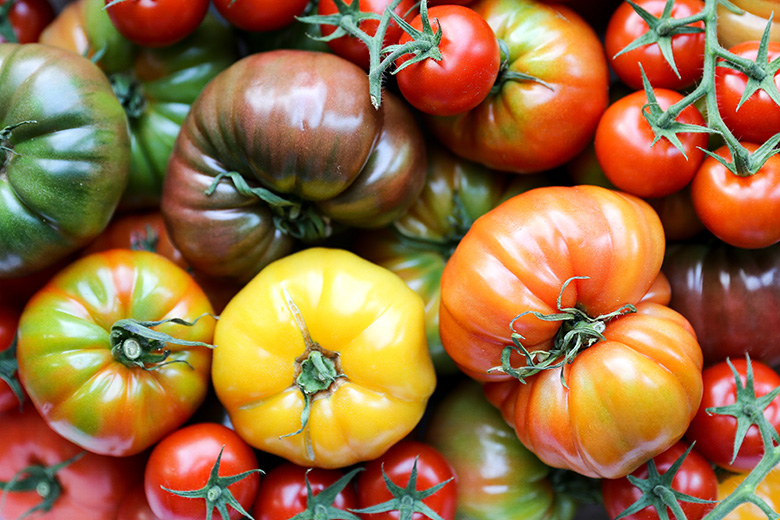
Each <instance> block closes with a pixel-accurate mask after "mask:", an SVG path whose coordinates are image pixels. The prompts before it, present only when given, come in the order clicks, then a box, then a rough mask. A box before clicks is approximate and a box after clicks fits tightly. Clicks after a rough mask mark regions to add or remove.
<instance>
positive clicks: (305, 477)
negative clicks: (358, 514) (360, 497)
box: [251, 462, 357, 520]
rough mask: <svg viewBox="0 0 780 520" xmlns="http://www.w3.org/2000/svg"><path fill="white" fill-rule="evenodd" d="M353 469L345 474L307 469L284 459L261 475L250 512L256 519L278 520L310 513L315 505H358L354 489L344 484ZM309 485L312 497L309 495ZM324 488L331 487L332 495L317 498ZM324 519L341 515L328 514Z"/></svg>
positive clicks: (341, 507)
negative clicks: (263, 475)
mask: <svg viewBox="0 0 780 520" xmlns="http://www.w3.org/2000/svg"><path fill="white" fill-rule="evenodd" d="M356 471H357V470H353V471H352V472H351V473H348V474H346V475H345V474H344V473H343V472H341V471H340V470H337V469H321V468H311V469H307V468H305V467H303V466H298V465H296V464H293V463H291V462H283V463H281V464H279V465H278V466H276V467H275V468H274V469H272V470H271V471H269V472H268V475H266V476H265V478H263V482H262V483H261V484H260V489H259V490H258V492H257V498H256V500H255V504H254V506H253V508H252V511H251V513H252V516H253V517H254V519H255V520H279V519H286V518H293V517H294V516H295V515H298V514H300V513H302V512H304V511H311V512H313V511H314V510H315V509H316V508H317V507H318V506H322V508H324V509H326V510H329V511H333V510H334V509H335V510H339V511H346V510H348V509H354V508H356V507H357V497H356V495H355V489H354V488H353V487H352V486H349V485H347V484H349V481H350V479H351V478H352V477H353V476H354V475H355V473H356ZM307 483H308V486H307ZM309 487H310V489H311V494H312V497H311V498H309V495H308V489H309ZM339 488H341V489H339ZM325 489H330V490H331V492H335V495H334V496H333V497H330V496H328V495H323V496H322V497H320V498H319V499H318V498H317V497H318V496H319V495H320V494H321V493H322V492H323V491H324V490H325ZM326 497H327V499H326ZM323 499H326V500H323ZM308 518H313V517H308ZM316 518H320V517H316ZM327 518H342V517H339V516H332V515H331V516H327Z"/></svg>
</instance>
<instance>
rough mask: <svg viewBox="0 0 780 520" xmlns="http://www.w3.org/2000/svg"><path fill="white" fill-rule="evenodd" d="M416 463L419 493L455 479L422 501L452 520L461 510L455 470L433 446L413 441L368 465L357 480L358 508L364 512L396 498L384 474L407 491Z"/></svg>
mask: <svg viewBox="0 0 780 520" xmlns="http://www.w3.org/2000/svg"><path fill="white" fill-rule="evenodd" d="M415 459H416V460H417V480H416V486H415V489H416V490H418V491H423V490H425V489H428V488H431V487H433V486H436V485H437V484H440V483H442V482H444V481H446V480H448V479H453V480H451V481H450V482H448V483H447V484H445V485H444V487H442V488H441V489H439V490H438V491H437V492H436V493H434V494H433V495H431V496H430V497H428V498H426V499H425V500H423V502H424V503H425V505H427V506H428V507H430V508H431V509H433V510H434V511H436V513H437V514H438V515H439V516H441V518H442V519H443V520H453V519H454V518H455V511H456V509H457V507H458V483H457V480H455V472H454V470H453V468H452V466H451V465H450V463H449V462H448V461H447V459H446V458H444V455H442V454H441V453H440V452H439V451H438V450H437V449H436V448H434V447H433V446H431V445H430V444H426V443H423V442H419V441H414V440H411V439H409V440H402V441H400V442H398V443H397V444H395V445H393V447H392V448H390V449H389V450H388V451H387V452H386V453H385V454H384V455H382V456H381V457H379V458H377V459H374V460H372V461H370V462H368V463H366V465H365V466H364V468H365V469H364V471H363V472H361V473H360V476H358V480H357V497H358V507H359V508H360V509H365V508H367V507H371V506H374V505H377V504H381V503H384V502H386V501H388V500H391V499H392V498H393V494H392V493H391V492H390V490H388V489H387V484H386V483H385V479H384V478H383V476H382V470H384V472H385V474H386V475H387V476H388V477H389V478H390V480H391V481H392V482H394V483H395V484H396V485H397V486H399V487H401V488H406V486H407V484H408V483H409V477H410V475H411V472H412V467H413V466H414V463H415ZM400 514H401V513H400V512H399V511H388V512H385V513H372V514H366V516H367V517H369V518H371V519H372V520H398V518H399V517H400ZM423 518H426V516H424V515H423V514H422V513H414V514H413V515H412V519H413V520H421V519H423Z"/></svg>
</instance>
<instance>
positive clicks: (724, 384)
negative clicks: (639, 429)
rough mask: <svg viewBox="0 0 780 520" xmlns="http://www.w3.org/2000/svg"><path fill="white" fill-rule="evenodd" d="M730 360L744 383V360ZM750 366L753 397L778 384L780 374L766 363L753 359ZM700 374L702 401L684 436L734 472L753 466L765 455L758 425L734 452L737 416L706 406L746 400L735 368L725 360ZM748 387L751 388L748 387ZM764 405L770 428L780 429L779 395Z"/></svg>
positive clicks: (727, 404)
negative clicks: (702, 385) (721, 412)
mask: <svg viewBox="0 0 780 520" xmlns="http://www.w3.org/2000/svg"><path fill="white" fill-rule="evenodd" d="M730 361H731V364H732V366H733V367H734V369H735V370H736V374H737V375H738V376H739V379H740V381H741V385H742V386H746V385H747V383H746V381H747V370H748V368H747V360H746V359H745V358H736V359H732V360H730ZM751 367H752V370H753V389H754V390H755V397H758V398H760V397H761V396H764V395H766V394H769V393H770V392H772V390H774V389H775V388H777V387H779V386H780V375H778V374H777V372H775V371H774V370H772V368H770V367H769V366H768V365H765V364H763V363H760V362H758V361H752V362H751ZM702 377H703V381H704V396H703V397H702V401H701V405H699V411H698V412H697V413H696V416H695V417H694V418H693V421H691V425H690V427H689V428H688V432H687V433H686V434H685V437H686V439H688V440H689V441H690V442H694V441H695V442H696V449H697V450H698V451H699V453H701V454H702V455H704V456H705V457H707V459H708V460H709V461H711V462H712V463H714V464H717V465H718V466H720V467H722V468H725V469H727V470H729V471H733V472H736V473H743V472H748V471H750V470H752V469H753V468H754V467H755V466H756V464H758V462H759V461H760V460H761V457H762V456H763V455H764V444H763V441H762V440H761V433H760V432H759V429H758V426H756V425H755V424H753V425H751V426H750V428H749V429H748V430H747V434H746V435H745V437H744V439H743V440H742V444H741V447H740V449H739V452H737V453H736V454H735V453H734V438H735V436H736V434H737V424H738V420H737V417H735V416H733V415H721V414H717V413H714V412H712V411H711V410H709V409H711V408H717V407H723V406H729V405H733V404H734V403H740V404H742V403H746V402H748V401H747V400H746V399H745V398H744V397H743V396H741V395H738V390H737V383H736V379H735V375H734V372H732V369H731V367H730V366H729V364H728V362H726V361H721V362H720V363H716V364H715V365H712V366H710V367H708V368H706V369H704V372H703V374H702ZM748 390H750V389H749V388H748ZM739 393H741V392H739ZM751 395H752V394H751ZM766 405H767V406H766V408H764V410H763V414H764V417H766V419H767V421H768V422H769V424H770V425H772V427H773V428H775V429H780V397H775V398H774V399H773V400H772V401H770V402H768V403H766ZM708 410H709V411H708ZM743 421H744V419H743ZM748 424H750V423H748Z"/></svg>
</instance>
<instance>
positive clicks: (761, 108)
mask: <svg viewBox="0 0 780 520" xmlns="http://www.w3.org/2000/svg"><path fill="white" fill-rule="evenodd" d="M758 45H759V42H758V41H748V42H744V43H740V44H739V45H736V46H734V47H732V48H731V49H729V51H730V52H733V53H734V54H736V55H737V56H741V57H742V58H746V59H749V60H751V61H755V60H756V56H757V55H758ZM767 50H768V54H767V58H768V61H772V60H774V59H776V58H778V57H780V42H773V41H770V42H769V47H768V49H767ZM747 81H748V78H747V76H745V74H743V73H742V72H739V71H737V70H734V69H732V68H730V67H716V68H715V94H716V96H717V100H718V111H719V112H720V116H721V117H722V118H723V122H724V123H726V126H728V127H729V129H730V130H731V131H732V132H733V133H734V135H735V136H736V137H737V138H738V139H740V140H743V141H748V142H751V143H763V142H764V141H766V140H767V139H769V138H770V137H772V136H773V135H774V134H776V133H778V132H780V106H778V105H777V104H776V103H775V102H774V101H773V100H772V98H770V97H769V94H767V93H766V92H765V91H764V90H763V89H759V90H757V91H756V92H754V93H753V94H752V95H751V96H750V97H749V98H748V99H747V100H746V101H745V102H744V103H743V104H742V106H740V107H739V109H737V106H738V105H739V102H740V100H741V99H742V94H743V93H744V92H745V86H746V85H747ZM775 86H776V87H777V88H780V71H778V72H776V73H775Z"/></svg>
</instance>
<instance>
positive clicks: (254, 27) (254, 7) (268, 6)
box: [213, 0, 308, 31]
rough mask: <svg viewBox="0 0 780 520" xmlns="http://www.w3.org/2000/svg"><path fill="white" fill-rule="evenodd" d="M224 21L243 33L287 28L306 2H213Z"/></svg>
mask: <svg viewBox="0 0 780 520" xmlns="http://www.w3.org/2000/svg"><path fill="white" fill-rule="evenodd" d="M213 3H214V7H216V8H217V11H219V14H221V15H222V16H223V17H224V18H225V20H227V21H228V22H230V24H231V25H234V26H236V27H238V28H239V29H243V30H245V31H273V30H276V29H281V28H283V27H287V26H288V25H290V24H291V23H293V22H294V21H295V17H296V16H299V15H301V14H302V13H303V11H304V10H305V9H306V5H307V4H308V2H307V1H306V0H290V1H287V2H279V1H278V0H214V1H213Z"/></svg>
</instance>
